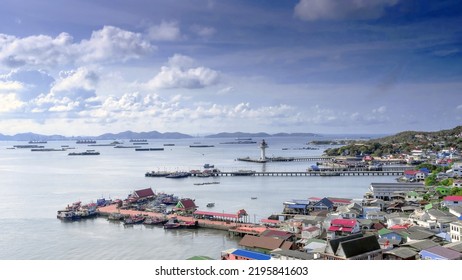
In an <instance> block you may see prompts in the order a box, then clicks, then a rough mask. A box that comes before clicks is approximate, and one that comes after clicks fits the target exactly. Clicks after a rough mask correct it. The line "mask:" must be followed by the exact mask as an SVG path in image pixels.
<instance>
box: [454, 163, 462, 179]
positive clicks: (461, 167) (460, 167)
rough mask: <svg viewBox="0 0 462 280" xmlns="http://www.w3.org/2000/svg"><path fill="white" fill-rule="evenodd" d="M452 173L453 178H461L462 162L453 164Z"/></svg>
mask: <svg viewBox="0 0 462 280" xmlns="http://www.w3.org/2000/svg"><path fill="white" fill-rule="evenodd" d="M452 172H453V174H454V176H455V177H459V178H460V177H462V162H454V164H453V165H452Z"/></svg>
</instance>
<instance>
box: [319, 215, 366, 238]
mask: <svg viewBox="0 0 462 280" xmlns="http://www.w3.org/2000/svg"><path fill="white" fill-rule="evenodd" d="M360 231H361V228H360V226H359V223H358V221H357V220H353V219H333V220H332V221H331V222H330V227H329V228H328V229H327V235H328V238H335V237H336V236H344V235H351V234H355V233H358V232H360Z"/></svg>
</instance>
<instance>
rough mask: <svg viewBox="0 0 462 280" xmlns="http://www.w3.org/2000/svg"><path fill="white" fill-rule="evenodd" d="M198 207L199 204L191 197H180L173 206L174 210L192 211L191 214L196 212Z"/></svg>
mask: <svg viewBox="0 0 462 280" xmlns="http://www.w3.org/2000/svg"><path fill="white" fill-rule="evenodd" d="M196 209H197V206H196V204H195V203H194V200H192V199H190V198H182V199H180V201H178V203H177V204H176V206H175V207H174V208H173V210H174V211H181V212H185V213H190V214H192V213H194V211H196Z"/></svg>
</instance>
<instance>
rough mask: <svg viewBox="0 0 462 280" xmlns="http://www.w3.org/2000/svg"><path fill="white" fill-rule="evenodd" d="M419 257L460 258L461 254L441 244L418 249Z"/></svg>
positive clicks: (423, 258)
mask: <svg viewBox="0 0 462 280" xmlns="http://www.w3.org/2000/svg"><path fill="white" fill-rule="evenodd" d="M419 255H420V259H422V260H460V259H462V254H461V253H459V252H457V251H454V250H451V249H448V248H445V247H443V246H434V247H430V248H427V249H424V250H422V251H420V253H419Z"/></svg>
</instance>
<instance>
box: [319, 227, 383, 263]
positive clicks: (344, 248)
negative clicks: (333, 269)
mask: <svg viewBox="0 0 462 280" xmlns="http://www.w3.org/2000/svg"><path fill="white" fill-rule="evenodd" d="M320 255H321V258H322V259H324V260H381V259H382V258H383V255H382V249H381V248H380V244H379V242H378V241H377V238H376V237H375V236H374V235H368V236H363V235H362V234H361V233H359V234H353V235H350V236H343V237H340V238H335V239H331V240H329V241H328V242H327V246H326V250H325V251H324V252H323V253H321V254H320Z"/></svg>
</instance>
